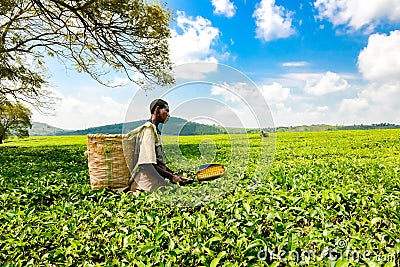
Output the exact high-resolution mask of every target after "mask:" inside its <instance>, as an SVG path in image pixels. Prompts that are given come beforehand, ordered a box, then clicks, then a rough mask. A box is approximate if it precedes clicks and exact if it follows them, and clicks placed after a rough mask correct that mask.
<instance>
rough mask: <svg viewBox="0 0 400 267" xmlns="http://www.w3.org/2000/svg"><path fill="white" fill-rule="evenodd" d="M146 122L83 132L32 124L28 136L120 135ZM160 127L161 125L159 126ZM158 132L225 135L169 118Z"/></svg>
mask: <svg viewBox="0 0 400 267" xmlns="http://www.w3.org/2000/svg"><path fill="white" fill-rule="evenodd" d="M145 122H146V120H140V121H133V122H127V123H115V124H110V125H104V126H98V127H91V128H87V129H84V130H76V131H70V130H63V129H60V128H55V127H52V126H50V125H47V124H44V123H38V122H34V123H33V125H34V127H32V130H31V131H30V132H29V134H30V135H86V134H95V133H96V134H120V133H122V132H124V133H127V132H129V131H131V130H133V129H135V128H136V127H139V126H140V125H142V124H144V123H145ZM161 125H162V124H161ZM160 130H161V131H162V133H163V134H164V135H203V134H221V133H226V132H225V131H224V130H223V129H219V128H217V127H215V126H212V125H205V124H200V123H195V122H189V121H187V120H184V119H181V118H176V117H171V118H170V119H169V120H168V123H166V124H165V125H162V127H160Z"/></svg>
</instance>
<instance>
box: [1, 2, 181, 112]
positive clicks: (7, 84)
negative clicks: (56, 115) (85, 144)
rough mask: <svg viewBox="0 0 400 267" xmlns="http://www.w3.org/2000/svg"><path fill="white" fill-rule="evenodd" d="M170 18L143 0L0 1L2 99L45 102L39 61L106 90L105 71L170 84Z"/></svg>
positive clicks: (42, 67)
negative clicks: (69, 67)
mask: <svg viewBox="0 0 400 267" xmlns="http://www.w3.org/2000/svg"><path fill="white" fill-rule="evenodd" d="M170 20H171V13H170V11H168V10H167V9H166V8H165V5H164V4H161V3H158V2H150V1H145V0H0V61H1V64H0V98H2V97H7V98H10V97H11V98H14V99H16V100H23V101H26V102H28V103H31V104H34V105H35V106H36V107H46V105H48V104H49V103H51V102H52V100H54V99H52V98H51V96H50V94H49V91H48V90H46V89H45V88H46V86H48V77H47V76H46V67H45V65H44V57H45V55H49V56H52V57H56V58H57V59H58V60H59V61H60V63H63V64H66V63H67V62H72V63H73V64H74V66H75V67H76V69H77V70H78V71H80V72H86V73H88V74H89V75H90V76H91V77H92V78H93V79H95V80H96V81H98V82H99V83H101V84H103V85H106V86H115V85H114V84H112V82H111V79H110V76H109V75H107V74H109V73H110V72H111V71H117V72H121V73H123V74H124V75H125V76H126V77H127V78H128V79H129V80H130V81H132V82H135V83H136V84H139V85H140V86H146V85H147V86H149V85H154V84H157V85H161V86H165V85H169V84H172V83H173V82H174V80H173V78H172V76H171V74H170V71H171V69H172V63H171V61H170V59H169V48H168V38H169V37H170V35H171V33H170V29H169V21H170Z"/></svg>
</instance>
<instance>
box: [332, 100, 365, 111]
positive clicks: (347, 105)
mask: <svg viewBox="0 0 400 267" xmlns="http://www.w3.org/2000/svg"><path fill="white" fill-rule="evenodd" d="M366 108H368V102H367V101H366V100H365V99H362V98H355V99H351V98H345V99H343V100H342V101H341V103H340V105H339V111H340V112H345V113H349V114H348V115H352V114H354V113H357V112H359V111H360V110H365V109H366Z"/></svg>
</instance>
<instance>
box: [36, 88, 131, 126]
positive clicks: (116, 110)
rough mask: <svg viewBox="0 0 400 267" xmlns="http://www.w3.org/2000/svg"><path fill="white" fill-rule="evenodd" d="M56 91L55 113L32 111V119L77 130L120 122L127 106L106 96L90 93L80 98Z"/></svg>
mask: <svg viewBox="0 0 400 267" xmlns="http://www.w3.org/2000/svg"><path fill="white" fill-rule="evenodd" d="M82 90H85V89H82ZM89 90H93V89H89ZM56 93H57V96H58V97H60V98H61V100H60V102H59V103H58V105H57V106H56V110H55V115H54V116H46V115H43V114H40V113H38V112H37V111H33V116H32V120H33V121H38V122H43V123H47V124H50V125H52V126H55V127H58V128H62V129H73V130H77V129H84V128H89V127H93V126H100V125H105V124H114V123H121V122H123V121H124V116H125V114H126V110H127V108H128V104H121V103H118V102H116V101H115V100H113V99H112V98H111V97H107V96H101V95H92V97H91V99H86V98H85V99H81V98H77V97H74V96H63V95H62V94H61V93H59V92H56Z"/></svg>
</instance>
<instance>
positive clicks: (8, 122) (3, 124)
mask: <svg viewBox="0 0 400 267" xmlns="http://www.w3.org/2000/svg"><path fill="white" fill-rule="evenodd" d="M31 116H32V112H31V111H30V110H29V109H28V108H26V107H24V106H23V105H22V104H20V103H15V104H12V103H10V102H7V103H5V104H4V105H0V144H2V143H3V140H4V139H6V138H7V137H8V136H9V135H12V134H13V135H16V136H18V137H23V136H29V132H28V128H31V127H32V124H31Z"/></svg>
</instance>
